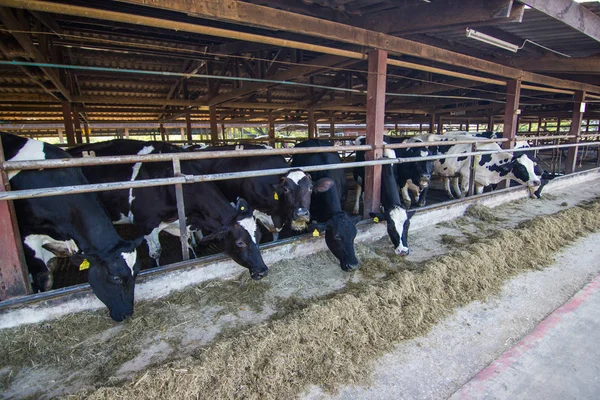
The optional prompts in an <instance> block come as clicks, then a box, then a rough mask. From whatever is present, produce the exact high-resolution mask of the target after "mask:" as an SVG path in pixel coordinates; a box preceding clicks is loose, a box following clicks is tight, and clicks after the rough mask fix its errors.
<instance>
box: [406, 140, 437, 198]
mask: <svg viewBox="0 0 600 400" xmlns="http://www.w3.org/2000/svg"><path fill="white" fill-rule="evenodd" d="M430 155H432V152H431V150H430V149H429V148H428V147H412V148H409V149H406V152H405V154H403V155H402V157H427V156H430ZM410 168H411V174H410V175H411V176H410V179H411V180H412V181H413V182H414V183H415V184H417V183H418V185H419V187H420V188H421V189H425V188H426V187H428V186H429V180H430V179H431V174H432V173H433V160H427V161H416V162H413V163H410Z"/></svg>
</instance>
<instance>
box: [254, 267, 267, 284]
mask: <svg viewBox="0 0 600 400" xmlns="http://www.w3.org/2000/svg"><path fill="white" fill-rule="evenodd" d="M267 275H269V270H268V269H265V270H263V271H258V272H251V273H250V277H251V278H252V279H253V280H255V281H260V280H261V279H262V278H264V277H265V276H267Z"/></svg>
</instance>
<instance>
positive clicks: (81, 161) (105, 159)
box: [1, 145, 371, 171]
mask: <svg viewBox="0 0 600 400" xmlns="http://www.w3.org/2000/svg"><path fill="white" fill-rule="evenodd" d="M356 150H364V151H367V150H371V146H369V145H362V146H332V147H303V148H298V149H296V148H289V149H264V150H262V149H261V150H221V151H198V152H194V151H190V152H185V153H161V154H146V155H126V156H98V157H82V158H61V159H52V160H28V161H5V162H3V163H2V164H1V167H2V168H3V169H4V170H5V171H24V170H31V169H42V168H68V167H90V166H97V165H109V164H135V163H138V162H165V161H168V162H172V160H173V159H175V158H176V159H179V160H180V161H188V160H204V159H213V158H224V157H231V158H235V157H258V156H265V155H290V154H306V153H332V152H335V151H356Z"/></svg>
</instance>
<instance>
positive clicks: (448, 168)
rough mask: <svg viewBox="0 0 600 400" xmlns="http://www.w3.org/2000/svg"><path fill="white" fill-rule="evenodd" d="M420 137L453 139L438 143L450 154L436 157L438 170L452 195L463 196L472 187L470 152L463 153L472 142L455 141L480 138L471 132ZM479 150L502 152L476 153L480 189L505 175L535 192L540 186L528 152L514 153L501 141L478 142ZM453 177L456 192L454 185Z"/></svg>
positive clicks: (441, 152)
mask: <svg viewBox="0 0 600 400" xmlns="http://www.w3.org/2000/svg"><path fill="white" fill-rule="evenodd" d="M419 139H420V140H423V141H425V142H438V141H448V142H449V144H448V146H439V147H438V154H446V155H448V158H442V159H439V160H435V162H434V172H435V173H436V174H438V175H439V176H441V177H443V178H444V183H445V189H446V194H447V195H448V197H450V198H454V196H456V197H463V196H464V195H465V194H466V191H467V190H468V187H469V170H470V162H469V157H468V156H461V154H464V153H468V152H471V150H472V149H471V144H455V145H452V144H451V142H452V141H456V140H477V139H478V138H477V137H474V136H473V135H469V134H446V135H435V134H431V135H422V136H420V137H419ZM479 139H480V140H482V138H479ZM475 151H498V153H494V154H486V155H482V156H476V157H475V190H476V193H478V194H479V193H482V192H483V188H484V187H485V186H488V185H491V184H497V183H499V182H501V181H503V180H505V179H513V180H515V181H517V182H519V183H520V184H522V185H526V186H527V187H528V189H529V191H530V193H531V195H532V196H533V193H534V192H535V191H536V190H537V189H538V187H539V186H540V184H541V177H540V176H538V175H536V170H535V163H534V162H533V161H532V160H531V159H530V158H529V157H527V155H526V154H522V155H517V156H514V157H513V155H512V154H511V153H509V152H503V151H502V148H501V147H500V146H499V145H498V144H497V143H480V142H475ZM446 178H448V179H446ZM451 181H452V189H453V190H454V193H452V189H451V188H450V183H451Z"/></svg>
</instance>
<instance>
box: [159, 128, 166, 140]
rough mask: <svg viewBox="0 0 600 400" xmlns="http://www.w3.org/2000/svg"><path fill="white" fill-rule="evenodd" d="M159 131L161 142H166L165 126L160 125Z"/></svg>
mask: <svg viewBox="0 0 600 400" xmlns="http://www.w3.org/2000/svg"><path fill="white" fill-rule="evenodd" d="M158 129H159V130H160V140H162V141H163V142H164V141H165V140H166V137H165V127H164V125H163V124H160V125H158Z"/></svg>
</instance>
